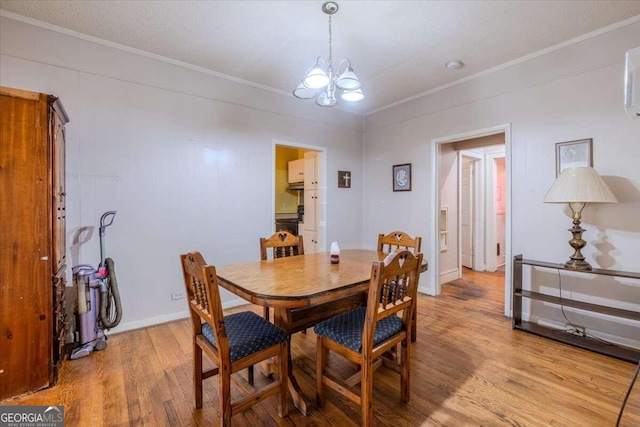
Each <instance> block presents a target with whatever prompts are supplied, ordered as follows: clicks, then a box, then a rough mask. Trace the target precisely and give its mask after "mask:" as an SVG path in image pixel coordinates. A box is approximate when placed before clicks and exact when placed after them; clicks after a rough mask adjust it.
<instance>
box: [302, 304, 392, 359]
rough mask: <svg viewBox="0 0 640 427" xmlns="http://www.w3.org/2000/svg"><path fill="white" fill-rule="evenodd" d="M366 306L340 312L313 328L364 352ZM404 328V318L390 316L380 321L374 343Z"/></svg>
mask: <svg viewBox="0 0 640 427" xmlns="http://www.w3.org/2000/svg"><path fill="white" fill-rule="evenodd" d="M366 310H367V308H366V307H360V308H357V309H355V310H351V311H347V312H346V313H342V314H339V315H337V316H334V317H332V318H331V319H328V320H325V321H324V322H320V323H318V324H317V325H316V326H314V328H313V330H314V332H315V333H316V334H318V335H322V336H323V337H327V338H329V339H330V340H332V341H335V342H337V343H338V344H341V345H343V346H345V347H349V348H350V349H352V350H354V351H357V352H358V353H360V352H362V330H363V328H364V318H365V315H366ZM401 329H402V319H400V318H399V317H398V316H393V315H392V316H389V317H385V318H384V319H382V320H380V321H378V324H377V325H376V333H375V335H374V337H373V345H374V346H376V345H378V344H380V343H381V342H382V341H384V340H386V339H387V338H389V337H391V336H393V335H395V334H396V333H398V332H400V330H401Z"/></svg>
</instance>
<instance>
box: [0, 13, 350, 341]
mask: <svg viewBox="0 0 640 427" xmlns="http://www.w3.org/2000/svg"><path fill="white" fill-rule="evenodd" d="M0 41H1V44H0V53H1V56H0V85H3V86H8V87H15V88H20V89H25V90H32V91H37V92H44V93H48V94H54V95H56V96H59V97H60V99H61V101H62V103H63V104H64V106H65V108H66V110H67V112H68V114H69V117H70V118H71V122H70V123H69V124H68V127H67V137H68V138H67V194H68V196H67V215H68V216H67V227H68V228H67V229H68V233H67V241H68V242H69V243H70V244H72V242H73V241H74V237H76V234H77V232H78V230H79V228H80V227H94V226H96V225H97V224H98V220H99V218H100V215H101V214H102V213H103V212H104V211H106V210H117V211H118V214H117V216H116V218H115V221H114V223H113V226H111V227H110V228H108V229H107V236H106V243H107V255H108V256H111V257H112V258H113V259H114V260H115V262H116V270H117V276H118V281H119V283H120V291H121V294H122V299H123V306H124V317H123V320H122V322H123V323H122V325H121V326H120V327H119V328H118V330H123V329H127V328H132V327H137V326H143V325H146V324H150V323H155V322H160V321H166V320H170V319H172V318H175V317H179V316H183V315H185V314H186V302H185V301H184V300H179V301H171V299H170V294H171V292H177V291H183V289H184V285H183V282H182V275H181V270H180V264H179V258H178V256H179V254H181V253H184V252H186V251H189V250H199V251H201V252H202V253H203V255H204V256H205V259H207V261H208V262H210V263H212V264H215V265H217V266H223V265H227V264H231V263H237V262H242V261H251V260H258V259H259V256H260V254H259V243H258V238H259V237H260V236H265V235H268V234H270V233H271V232H272V230H273V222H272V221H273V209H274V203H273V182H274V172H273V167H274V166H273V152H274V151H273V150H274V145H273V144H274V143H273V141H274V140H278V141H289V142H296V143H300V144H307V145H312V146H319V147H327V162H326V164H327V171H326V174H327V176H328V177H329V179H328V182H327V188H326V201H327V205H326V209H325V210H324V212H326V216H325V217H324V218H321V220H322V221H324V223H325V224H326V226H327V230H328V231H327V240H328V241H332V240H338V241H340V244H341V246H342V247H343V248H349V247H360V245H361V241H362V234H361V230H360V228H359V227H353V224H359V223H360V221H361V217H362V200H361V198H360V197H359V195H360V194H361V191H362V180H361V179H358V177H361V176H362V119H361V118H360V117H359V116H355V115H352V114H348V113H346V112H344V111H340V110H337V109H330V110H324V109H320V108H319V107H316V106H314V105H310V104H309V105H307V104H305V105H302V102H301V101H299V100H296V99H294V98H293V97H285V96H282V95H279V94H274V93H272V92H268V91H264V90H261V89H257V88H253V87H248V86H245V85H241V84H238V83H234V82H230V81H228V80H224V79H221V78H219V77H216V76H213V75H209V74H206V73H202V72H199V71H196V70H192V69H188V68H184V67H179V66H176V65H173V64H170V63H167V62H164V61H160V60H157V59H154V58H149V57H145V56H142V55H138V54H136V53H131V52H127V51H124V50H122V49H117V48H114V47H112V46H107V45H104V44H99V43H95V42H92V41H88V40H84V39H81V38H76V37H73V36H71V35H67V34H63V33H59V32H55V31H51V30H50V29H44V28H40V27H36V26H32V25H29V24H26V23H22V22H18V21H15V20H12V19H8V18H6V17H0ZM338 170H351V171H352V172H353V176H354V180H353V183H352V188H351V190H349V191H344V190H342V191H339V190H338V189H337V178H336V175H337V171H338ZM354 195H355V197H354ZM68 258H69V259H68V266H69V267H70V266H72V265H76V264H79V263H90V264H96V263H97V262H98V261H99V246H98V236H97V230H94V233H93V236H92V238H91V239H90V240H89V241H87V242H85V243H84V244H83V245H74V246H73V248H72V249H71V251H70V253H69V255H68ZM224 300H225V301H226V305H229V304H233V303H235V302H240V301H234V300H235V297H234V296H232V295H231V294H226V295H225V296H224Z"/></svg>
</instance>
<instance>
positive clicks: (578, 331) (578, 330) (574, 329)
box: [565, 325, 587, 337]
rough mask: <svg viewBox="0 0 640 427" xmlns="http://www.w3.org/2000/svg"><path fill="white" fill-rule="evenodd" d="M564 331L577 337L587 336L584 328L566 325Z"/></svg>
mask: <svg viewBox="0 0 640 427" xmlns="http://www.w3.org/2000/svg"><path fill="white" fill-rule="evenodd" d="M565 330H566V331H567V332H568V333H570V334H571V335H577V336H579V337H586V336H587V332H586V331H585V328H584V326H577V325H567V326H566V329H565Z"/></svg>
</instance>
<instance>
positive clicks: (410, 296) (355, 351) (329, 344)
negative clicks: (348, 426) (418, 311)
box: [314, 251, 422, 427]
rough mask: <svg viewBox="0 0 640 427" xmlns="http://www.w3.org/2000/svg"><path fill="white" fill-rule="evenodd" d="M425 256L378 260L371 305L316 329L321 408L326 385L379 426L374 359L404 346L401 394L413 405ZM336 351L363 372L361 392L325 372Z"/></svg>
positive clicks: (364, 418) (365, 419) (407, 254)
mask: <svg viewBox="0 0 640 427" xmlns="http://www.w3.org/2000/svg"><path fill="white" fill-rule="evenodd" d="M421 266H422V254H421V253H417V254H415V255H414V254H413V253H411V252H410V251H401V252H398V253H395V254H391V255H389V257H387V259H386V260H385V261H381V262H374V263H373V266H372V268H371V282H370V286H369V293H368V296H367V306H366V307H361V308H357V309H354V310H351V311H348V312H346V313H342V314H339V315H337V316H334V317H332V318H330V319H328V320H325V321H323V322H321V323H318V324H317V325H316V326H315V327H314V331H315V332H316V335H317V344H316V364H317V373H316V379H317V389H316V393H317V394H316V400H317V404H318V406H320V407H322V406H323V405H324V386H329V387H331V388H332V389H334V390H335V391H337V392H339V393H341V394H342V395H344V396H345V397H347V398H349V399H351V400H352V401H354V402H356V403H358V404H360V405H361V411H362V425H363V426H365V427H368V426H371V425H372V424H373V410H372V399H373V370H374V360H376V359H378V358H380V357H381V356H382V355H383V354H384V353H385V352H387V351H388V350H390V349H391V348H393V347H395V346H396V345H398V344H400V346H401V349H400V359H399V363H398V364H399V370H400V391H401V399H402V401H403V402H408V401H409V391H410V387H409V386H410V384H409V374H410V361H411V357H410V356H411V354H410V352H411V346H410V345H408V342H409V339H410V338H411V321H412V320H411V319H412V313H413V307H414V305H415V302H416V293H417V289H418V280H419V278H420V269H421ZM328 351H334V352H336V353H338V354H340V355H342V356H343V357H345V358H346V359H348V360H349V361H351V362H354V363H356V364H358V365H359V366H360V368H361V371H360V373H361V378H360V393H359V394H358V393H357V392H354V391H352V390H351V387H350V386H349V385H348V384H346V383H345V382H344V381H340V380H338V379H335V378H333V377H332V376H330V375H329V374H328V373H327V372H325V364H326V360H327V352H328Z"/></svg>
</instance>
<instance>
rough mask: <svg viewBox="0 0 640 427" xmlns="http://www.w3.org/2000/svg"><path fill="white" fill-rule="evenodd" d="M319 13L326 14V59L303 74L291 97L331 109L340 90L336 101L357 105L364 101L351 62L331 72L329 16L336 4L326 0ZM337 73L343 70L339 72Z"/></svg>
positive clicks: (342, 63) (342, 62) (344, 61)
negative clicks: (327, 26) (327, 48)
mask: <svg viewBox="0 0 640 427" xmlns="http://www.w3.org/2000/svg"><path fill="white" fill-rule="evenodd" d="M322 11H323V12H324V13H326V14H327V15H329V60H328V62H325V61H324V60H323V59H322V57H320V56H319V57H318V58H317V59H316V64H315V65H314V66H313V67H312V68H310V69H309V70H308V71H307V72H306V73H305V75H304V78H303V79H302V81H301V82H300V84H299V85H298V87H296V88H295V89H294V91H293V96H295V97H296V98H300V99H314V98H315V102H316V104H317V105H319V106H321V107H333V106H334V105H336V104H337V99H336V92H337V91H338V90H340V91H342V94H340V98H341V99H343V100H344V101H348V102H357V101H360V100H362V99H363V98H364V93H363V92H362V89H361V87H362V83H360V80H359V79H358V76H357V75H356V73H355V72H354V71H353V68H351V61H350V60H349V59H343V60H342V61H340V63H339V64H338V67H337V68H336V70H335V72H334V70H333V64H332V63H331V61H332V46H331V42H332V34H331V16H332V15H333V14H335V13H336V12H337V11H338V4H337V3H335V2H332V1H328V2H326V3H324V4H323V5H322ZM340 70H343V71H342V72H341V71H340Z"/></svg>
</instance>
